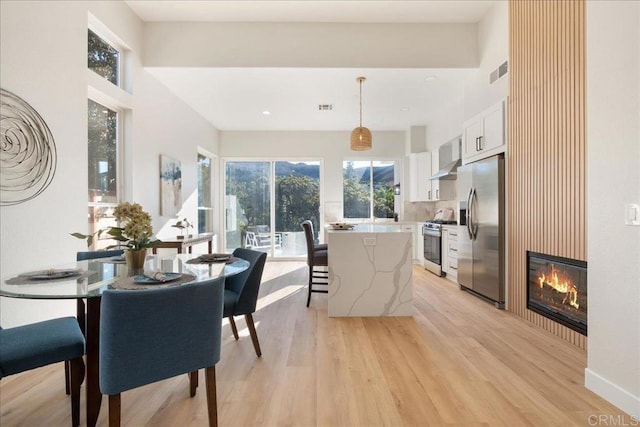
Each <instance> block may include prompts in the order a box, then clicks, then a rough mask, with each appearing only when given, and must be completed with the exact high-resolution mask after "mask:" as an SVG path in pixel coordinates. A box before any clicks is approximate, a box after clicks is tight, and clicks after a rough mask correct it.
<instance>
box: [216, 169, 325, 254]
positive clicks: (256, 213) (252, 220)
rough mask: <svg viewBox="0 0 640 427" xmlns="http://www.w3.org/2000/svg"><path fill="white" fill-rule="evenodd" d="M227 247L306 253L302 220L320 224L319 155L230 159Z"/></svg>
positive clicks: (226, 208)
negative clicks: (313, 158)
mask: <svg viewBox="0 0 640 427" xmlns="http://www.w3.org/2000/svg"><path fill="white" fill-rule="evenodd" d="M225 180H226V183H225V223H224V228H225V250H226V251H227V252H231V251H233V250H234V249H235V248H237V247H246V248H251V249H255V250H259V251H263V252H266V253H268V254H270V255H271V256H275V257H302V256H306V242H305V238H304V233H303V231H302V228H301V227H300V223H302V221H304V220H306V219H309V220H311V221H312V222H313V224H314V228H315V229H316V232H318V230H319V227H320V162H319V161H285V160H269V161H227V162H225Z"/></svg>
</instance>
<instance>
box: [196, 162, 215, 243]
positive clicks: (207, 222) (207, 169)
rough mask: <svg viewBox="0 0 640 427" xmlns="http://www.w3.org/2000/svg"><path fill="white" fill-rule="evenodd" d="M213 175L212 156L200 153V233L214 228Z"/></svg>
mask: <svg viewBox="0 0 640 427" xmlns="http://www.w3.org/2000/svg"><path fill="white" fill-rule="evenodd" d="M211 176H212V171H211V157H207V156H205V155H203V154H198V233H206V232H209V231H212V230H213V204H212V203H211Z"/></svg>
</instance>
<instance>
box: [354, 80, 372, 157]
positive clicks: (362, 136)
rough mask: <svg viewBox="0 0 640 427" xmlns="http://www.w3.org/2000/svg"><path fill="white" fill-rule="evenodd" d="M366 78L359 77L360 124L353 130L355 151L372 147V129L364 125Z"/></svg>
mask: <svg viewBox="0 0 640 427" xmlns="http://www.w3.org/2000/svg"><path fill="white" fill-rule="evenodd" d="M365 80H366V78H364V77H358V78H357V79H356V81H357V82H358V83H359V84H360V126H358V127H357V128H355V129H354V130H353V131H351V149H352V150H354V151H366V150H370V149H371V131H370V130H369V129H367V128H365V127H363V126H362V82H363V81H365Z"/></svg>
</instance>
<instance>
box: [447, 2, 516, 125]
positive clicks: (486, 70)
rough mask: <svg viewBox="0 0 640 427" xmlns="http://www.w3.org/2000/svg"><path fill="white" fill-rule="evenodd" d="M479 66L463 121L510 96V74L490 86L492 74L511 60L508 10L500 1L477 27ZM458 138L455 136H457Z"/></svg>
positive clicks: (469, 88)
mask: <svg viewBox="0 0 640 427" xmlns="http://www.w3.org/2000/svg"><path fill="white" fill-rule="evenodd" d="M478 49H479V52H478V54H479V56H480V66H479V68H478V71H477V73H476V74H475V75H474V76H473V77H472V78H471V79H469V82H468V83H467V85H466V87H465V100H464V119H465V120H467V119H469V118H471V117H473V116H475V115H476V114H478V113H480V112H481V111H482V110H484V109H485V108H487V107H489V106H491V105H493V104H495V103H497V102H498V101H500V100H501V99H503V98H505V97H506V96H507V94H508V93H509V74H507V75H506V76H504V77H502V78H501V79H499V80H497V81H496V82H494V83H493V84H490V83H489V74H490V73H491V71H493V70H495V69H496V68H498V66H499V65H500V64H502V63H503V62H504V61H506V60H507V59H508V57H509V7H508V2H506V1H498V2H496V4H495V5H494V6H493V7H492V8H491V9H489V11H488V12H487V14H486V15H485V16H484V18H482V20H481V21H480V23H479V25H478ZM454 136H455V135H454Z"/></svg>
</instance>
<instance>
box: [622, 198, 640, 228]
mask: <svg viewBox="0 0 640 427" xmlns="http://www.w3.org/2000/svg"><path fill="white" fill-rule="evenodd" d="M624 223H625V224H626V225H640V205H639V204H637V203H627V204H626V205H624Z"/></svg>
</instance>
